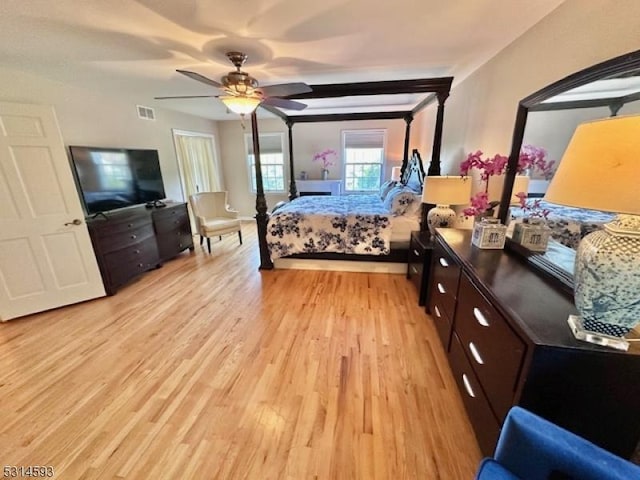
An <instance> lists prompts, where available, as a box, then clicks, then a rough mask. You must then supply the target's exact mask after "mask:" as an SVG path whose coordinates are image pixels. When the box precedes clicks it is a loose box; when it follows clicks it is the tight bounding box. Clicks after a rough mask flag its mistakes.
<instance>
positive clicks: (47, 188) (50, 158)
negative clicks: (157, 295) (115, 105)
mask: <svg viewBox="0 0 640 480" xmlns="http://www.w3.org/2000/svg"><path fill="white" fill-rule="evenodd" d="M74 221H75V222H74ZM104 294H105V292H104V286H103V284H102V279H101V278H100V271H99V270H98V265H97V263H96V258H95V256H94V254H93V248H92V246H91V240H90V238H89V232H88V230H87V226H86V224H85V222H84V214H83V211H82V206H81V204H80V199H79V198H78V193H77V190H76V188H75V183H74V180H73V175H72V173H71V168H70V165H69V161H68V160H67V155H66V152H65V149H64V146H63V144H62V137H61V135H60V131H59V129H58V123H57V121H56V117H55V113H54V111H53V108H52V107H48V106H44V105H21V104H13V103H1V102H0V320H3V321H4V320H9V319H11V318H15V317H20V316H23V315H28V314H30V313H35V312H40V311H43V310H48V309H51V308H55V307H60V306H63V305H69V304H71V303H76V302H81V301H83V300H88V299H91V298H96V297H100V296H104Z"/></svg>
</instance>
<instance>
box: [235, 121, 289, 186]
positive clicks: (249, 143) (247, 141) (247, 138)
mask: <svg viewBox="0 0 640 480" xmlns="http://www.w3.org/2000/svg"><path fill="white" fill-rule="evenodd" d="M259 137H260V138H262V137H279V138H280V150H281V153H282V190H267V189H266V188H265V189H264V193H265V195H271V194H275V195H281V194H286V193H287V184H288V181H287V178H288V169H287V152H285V149H284V133H283V132H267V133H260V134H259ZM250 149H253V136H252V134H250V133H245V134H244V154H245V161H246V164H247V173H248V181H249V191H250V192H251V193H254V194H255V193H258V192H257V190H256V188H255V187H254V186H253V173H254V172H255V166H254V165H255V161H253V160H252V158H251V157H252V156H253V155H252V154H250V153H249V151H250ZM264 156H265V154H264V153H263V152H260V165H261V167H263V168H264V166H265V165H276V166H279V165H280V164H279V163H265V162H264ZM265 178H266V176H265V174H264V171H263V173H262V179H263V186H264V179H265ZM256 187H257V186H256Z"/></svg>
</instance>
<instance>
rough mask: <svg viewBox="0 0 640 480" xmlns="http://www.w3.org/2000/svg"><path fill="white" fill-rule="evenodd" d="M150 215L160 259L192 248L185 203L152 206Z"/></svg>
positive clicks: (162, 259)
mask: <svg viewBox="0 0 640 480" xmlns="http://www.w3.org/2000/svg"><path fill="white" fill-rule="evenodd" d="M151 217H152V219H153V228H154V231H155V233H156V242H157V243H158V255H159V256H160V261H163V262H164V261H166V260H170V259H171V258H173V257H175V256H176V255H178V254H179V253H180V252H182V251H183V250H185V249H187V248H188V249H190V250H193V236H192V235H191V224H190V223H189V213H188V211H187V204H186V203H174V204H169V205H167V206H166V207H164V208H154V209H153V210H152V211H151Z"/></svg>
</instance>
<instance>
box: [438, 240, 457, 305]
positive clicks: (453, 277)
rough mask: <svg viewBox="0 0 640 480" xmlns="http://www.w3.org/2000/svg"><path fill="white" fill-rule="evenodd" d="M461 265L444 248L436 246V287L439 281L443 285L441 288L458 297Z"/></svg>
mask: <svg viewBox="0 0 640 480" xmlns="http://www.w3.org/2000/svg"><path fill="white" fill-rule="evenodd" d="M460 271H461V268H460V265H458V263H457V262H456V261H455V260H454V259H453V258H452V257H451V256H450V255H449V254H448V253H447V252H446V251H445V250H444V249H443V248H442V246H440V245H438V246H436V248H435V250H434V252H433V279H434V284H433V285H434V287H437V285H438V283H439V284H440V285H441V289H440V290H444V291H445V293H448V294H451V295H452V296H453V298H454V299H455V298H456V295H457V291H458V281H459V280H460Z"/></svg>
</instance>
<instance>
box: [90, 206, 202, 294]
mask: <svg viewBox="0 0 640 480" xmlns="http://www.w3.org/2000/svg"><path fill="white" fill-rule="evenodd" d="M87 227H88V228H89V234H90V235H91V243H92V244H93V250H94V252H95V255H96V259H97V260H98V266H99V267H100V273H101V275H102V281H103V282H104V288H105V291H106V292H107V295H113V294H115V293H116V291H117V290H118V288H119V287H121V286H122V285H124V284H125V283H127V282H129V281H130V280H132V279H134V278H135V277H137V276H138V275H140V274H142V273H144V272H146V271H148V270H151V269H153V268H157V267H158V266H160V265H161V264H162V262H163V261H166V260H169V259H170V258H173V257H175V256H176V255H178V253H180V252H181V251H183V250H185V249H187V248H189V249H191V250H193V238H192V236H191V227H190V225H189V215H188V213H187V205H186V203H168V204H167V206H166V207H163V208H153V209H147V208H144V207H139V208H138V207H136V208H130V209H126V210H121V211H115V212H107V213H105V214H100V215H98V216H97V217H95V218H91V219H87Z"/></svg>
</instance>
